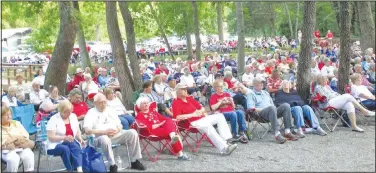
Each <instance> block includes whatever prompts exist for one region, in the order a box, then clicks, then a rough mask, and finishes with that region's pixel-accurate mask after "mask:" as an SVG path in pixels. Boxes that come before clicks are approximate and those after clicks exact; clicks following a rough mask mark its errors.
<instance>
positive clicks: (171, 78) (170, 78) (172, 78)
mask: <svg viewBox="0 0 376 173" xmlns="http://www.w3.org/2000/svg"><path fill="white" fill-rule="evenodd" d="M172 80H176V79H175V78H174V77H172V76H170V77H168V79H167V82H170V81H172Z"/></svg>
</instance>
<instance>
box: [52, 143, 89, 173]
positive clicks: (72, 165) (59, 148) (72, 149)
mask: <svg viewBox="0 0 376 173" xmlns="http://www.w3.org/2000/svg"><path fill="white" fill-rule="evenodd" d="M47 154H48V155H53V156H60V157H61V159H63V163H64V166H65V168H67V171H69V172H71V171H73V170H74V169H77V168H78V167H80V166H82V154H81V147H80V145H79V144H78V142H77V141H74V142H63V143H61V144H58V145H56V147H55V148H54V149H51V150H47Z"/></svg>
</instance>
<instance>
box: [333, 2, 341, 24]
mask: <svg viewBox="0 0 376 173" xmlns="http://www.w3.org/2000/svg"><path fill="white" fill-rule="evenodd" d="M338 4H339V2H338V1H333V4H332V5H333V9H334V11H335V12H336V21H337V24H338V28H339V29H341V22H340V17H339V5H338Z"/></svg>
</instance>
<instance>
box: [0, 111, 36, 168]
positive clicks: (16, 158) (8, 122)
mask: <svg viewBox="0 0 376 173" xmlns="http://www.w3.org/2000/svg"><path fill="white" fill-rule="evenodd" d="M18 138H23V139H29V133H28V132H27V131H26V130H25V128H24V127H23V126H22V124H21V123H20V122H19V121H15V120H12V112H11V110H10V109H9V108H8V107H7V106H5V105H3V106H2V107H1V150H2V155H1V159H2V160H3V161H5V162H6V165H7V168H6V172H17V171H18V166H19V164H20V161H22V163H23V166H24V170H25V172H32V171H33V170H34V153H33V151H32V150H31V149H30V148H25V149H21V150H19V151H18V150H15V149H16V148H15V139H18ZM5 150H8V152H5Z"/></svg>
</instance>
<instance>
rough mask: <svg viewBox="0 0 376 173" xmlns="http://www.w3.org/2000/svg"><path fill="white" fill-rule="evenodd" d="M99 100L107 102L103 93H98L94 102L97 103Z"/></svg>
mask: <svg viewBox="0 0 376 173" xmlns="http://www.w3.org/2000/svg"><path fill="white" fill-rule="evenodd" d="M99 100H106V96H104V95H103V94H102V93H97V94H95V96H94V102H97V101H99Z"/></svg>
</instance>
